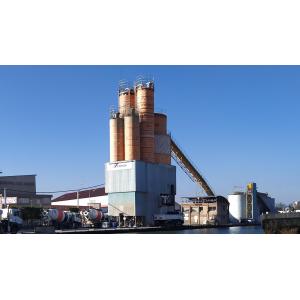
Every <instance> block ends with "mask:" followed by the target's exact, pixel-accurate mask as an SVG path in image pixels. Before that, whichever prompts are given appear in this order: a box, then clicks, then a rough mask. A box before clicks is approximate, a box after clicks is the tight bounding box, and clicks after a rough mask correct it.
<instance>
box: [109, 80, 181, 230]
mask: <svg viewBox="0 0 300 300" xmlns="http://www.w3.org/2000/svg"><path fill="white" fill-rule="evenodd" d="M105 189H106V192H107V193H108V214H109V215H110V216H114V217H118V218H119V221H120V223H122V222H123V221H124V223H126V222H127V221H129V220H132V219H133V220H134V222H135V224H137V225H147V226H151V225H154V223H155V216H156V215H163V214H171V213H174V212H175V194H176V167H175V166H172V165H171V139H170V136H169V134H168V133H167V116H166V115H164V114H158V113H155V112H154V82H153V80H151V79H145V78H142V77H140V78H138V79H137V81H136V82H135V84H134V87H133V88H132V87H131V86H130V85H129V84H127V83H124V82H123V83H121V84H120V87H119V109H118V111H111V115H110V162H109V163H107V164H106V165H105ZM125 225H126V224H125Z"/></svg>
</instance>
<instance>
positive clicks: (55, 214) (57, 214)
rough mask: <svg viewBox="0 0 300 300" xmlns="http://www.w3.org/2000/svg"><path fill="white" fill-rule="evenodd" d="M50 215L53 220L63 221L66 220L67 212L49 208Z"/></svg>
mask: <svg viewBox="0 0 300 300" xmlns="http://www.w3.org/2000/svg"><path fill="white" fill-rule="evenodd" d="M48 216H49V218H50V219H51V220H52V221H56V222H58V223H62V222H64V220H65V212H64V211H63V210H60V209H56V208H54V209H49V211H48Z"/></svg>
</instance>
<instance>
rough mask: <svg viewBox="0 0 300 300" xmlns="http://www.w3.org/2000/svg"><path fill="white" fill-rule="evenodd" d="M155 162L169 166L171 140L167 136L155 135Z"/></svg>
mask: <svg viewBox="0 0 300 300" xmlns="http://www.w3.org/2000/svg"><path fill="white" fill-rule="evenodd" d="M154 153H155V154H154V157H155V162H156V163H158V164H168V165H170V164H171V138H170V136H169V135H167V134H162V135H159V134H156V135H155V151H154Z"/></svg>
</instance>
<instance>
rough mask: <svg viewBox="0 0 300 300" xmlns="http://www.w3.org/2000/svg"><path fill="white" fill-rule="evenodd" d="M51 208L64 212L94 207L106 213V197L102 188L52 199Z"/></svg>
mask: <svg viewBox="0 0 300 300" xmlns="http://www.w3.org/2000/svg"><path fill="white" fill-rule="evenodd" d="M51 206H52V207H57V208H62V209H65V210H67V209H69V208H71V207H79V208H80V209H85V208H90V207H94V208H101V209H102V210H103V211H104V212H107V210H108V196H107V194H106V193H105V189H104V188H97V189H90V190H85V191H79V192H72V193H67V194H64V195H61V196H60V197H58V198H55V199H53V200H52V203H51Z"/></svg>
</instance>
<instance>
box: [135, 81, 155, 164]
mask: <svg viewBox="0 0 300 300" xmlns="http://www.w3.org/2000/svg"><path fill="white" fill-rule="evenodd" d="M135 95H136V109H137V112H138V113H139V117H140V144H141V160H143V161H146V162H155V157H154V147H155V146H154V83H153V80H146V79H144V78H138V79H137V81H136V82H135Z"/></svg>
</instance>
